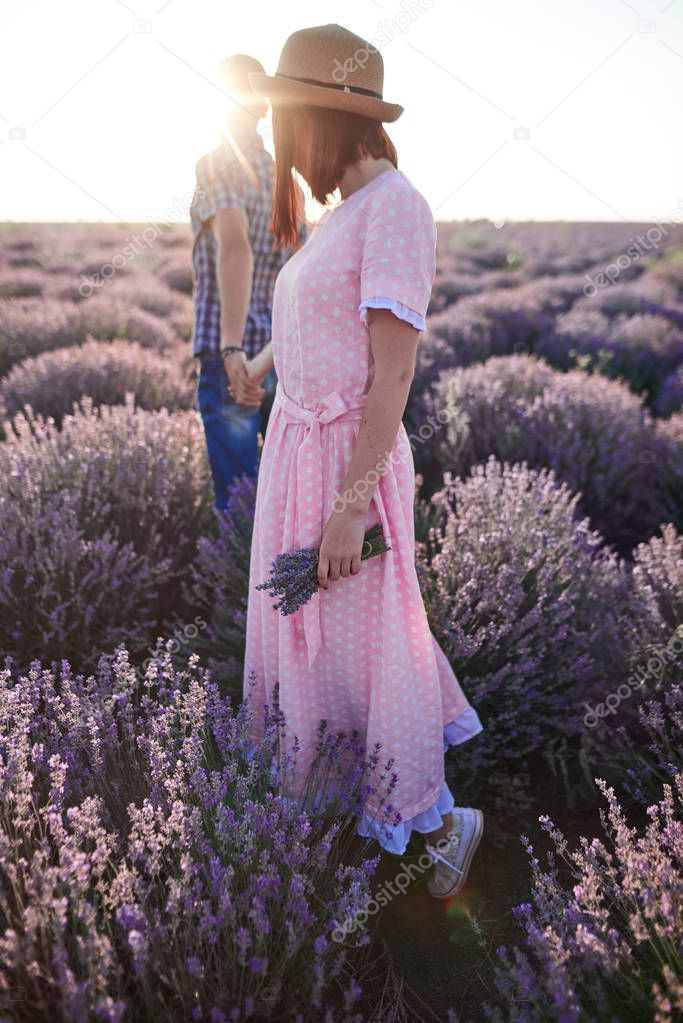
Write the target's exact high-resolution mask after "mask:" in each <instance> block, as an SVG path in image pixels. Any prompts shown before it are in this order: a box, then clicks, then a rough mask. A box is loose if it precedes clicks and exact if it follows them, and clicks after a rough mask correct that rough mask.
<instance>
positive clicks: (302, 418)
mask: <svg viewBox="0 0 683 1023" xmlns="http://www.w3.org/2000/svg"><path fill="white" fill-rule="evenodd" d="M366 401H367V396H366V395H361V396H359V397H358V398H356V399H353V400H352V401H348V402H347V401H345V400H344V398H342V396H341V395H340V394H339V392H338V391H330V393H329V394H327V395H326V396H325V397H324V398H323V399H322V400H321V401H319V402H318V403H317V404H316V406H315V408H314V409H307V408H304V407H303V405H299V403H298V402H296V401H294V399H293V398H290V397H289V395H287V394H285V392H284V390H283V389H282V386H281V384H280V382H279V381H278V384H277V387H276V388H275V396H274V399H273V406H274V408H275V407H277V408H278V409H279V413H278V414H279V415H281V416H283V418H284V421H285V422H286V423H290V424H296V425H303V426H305V427H306V432H305V434H304V438H303V440H302V442H301V444H300V445H299V448H298V450H297V453H296V462H295V479H294V480H292V485H293V487H294V491H295V493H296V499H295V516H294V521H295V529H296V544H297V549H298V548H300V547H306V548H311V547H314V548H316V549H317V548H319V547H320V543H321V540H322V532H323V526H324V523H323V505H324V492H323V487H324V480H323V451H322V438H321V429H322V427H324V426H330V425H331V424H332V423H348V422H353V421H359V420H361V419H362V418H363V409H364V408H365V403H366ZM306 477H308V480H307V482H304V481H305V479H306ZM375 494H377V489H376V490H375ZM374 496H375V495H373V499H374ZM381 503H382V502H381V499H379V500H378V507H379V506H381ZM381 518H382V519H383V521H384V522H385V523H386V517H385V516H384V509H383V507H382V510H381ZM302 612H303V624H304V637H305V640H306V647H307V651H308V665H309V667H310V666H311V665H312V664H313V662H314V660H315V658H316V656H317V654H318V651H319V650H320V646H321V644H322V630H321V626H320V590H318V591H316V593H314V594H313V596H312V597H311V599H310V600H309V601H308V602H307V603H306V604H304V606H303V608H302Z"/></svg>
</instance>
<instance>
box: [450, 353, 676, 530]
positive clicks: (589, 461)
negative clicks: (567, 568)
mask: <svg viewBox="0 0 683 1023" xmlns="http://www.w3.org/2000/svg"><path fill="white" fill-rule="evenodd" d="M434 406H435V408H436V409H443V410H445V411H447V413H448V422H447V423H446V425H445V426H444V428H443V429H442V430H440V431H438V432H435V434H434V437H435V442H436V444H437V450H438V455H439V456H440V461H441V463H442V464H443V465H446V466H448V468H449V470H450V471H452V472H454V473H458V474H460V475H463V474H464V473H466V472H467V471H468V470H469V468H470V467H471V466H472V465H476V464H478V463H480V462H482V461H484V459H486V458H487V457H488V456H489V455H491V454H493V455H495V456H496V457H497V458H500V459H501V460H507V461H511V462H522V461H526V462H527V463H528V464H529V465H530V466H533V467H542V466H547V467H549V468H551V469H553V471H554V472H555V473H556V475H557V476H558V478H559V479H561V480H563V481H564V482H566V483H567V484H568V485H569V487H570V489H571V490H572V491H573V492H574V493H577V494H580V495H581V497H580V509H581V511H582V513H583V514H585V515H589V516H590V519H591V522H592V524H593V526H594V528H595V529H597V530H599V531H600V532H602V533H603V535H604V536H605V537H606V538H607V539H608V540H609V541H611V542H613V543H615V544H618V545H619V546H620V547H621V548H624V549H628V548H629V547H630V546H632V545H633V543H635V542H638V541H640V540H644V539H647V537H648V536H651V535H652V534H653V533H654V532H655V530H656V529H657V528H658V526H659V524H660V523H661V522H664V521H667V520H668V519H669V518H670V502H669V499H668V497H667V488H668V487H669V486H670V477H671V471H672V470H671V468H670V466H669V465H668V463H667V455H666V452H667V450H668V448H667V447H666V444H665V442H664V441H663V440H662V439H661V437H660V434H659V433H658V431H657V430H656V429H655V426H654V424H653V422H652V419H651V417H650V416H649V415H648V414H647V412H646V411H645V410H644V409H643V406H642V404H641V402H640V401H639V399H638V398H637V397H636V396H635V395H634V394H631V392H630V391H629V390H628V388H626V387H625V386H624V385H623V384H620V383H618V382H617V381H611V380H605V379H604V378H601V377H595V376H589V375H587V374H585V373H583V372H582V371H581V370H573V371H571V372H569V373H559V372H557V371H554V370H552V368H550V367H549V366H548V365H547V364H545V363H544V362H542V361H541V360H538V359H535V358H533V357H532V356H527V355H517V356H508V357H505V358H494V359H489V360H488V361H487V362H486V363H485V364H484V365H481V366H470V367H468V368H466V369H460V370H456V371H454V372H453V373H451V374H444V375H443V376H442V378H441V379H440V380H439V382H438V384H437V386H436V388H435V398H434ZM667 443H668V442H667Z"/></svg>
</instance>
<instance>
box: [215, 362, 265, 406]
mask: <svg viewBox="0 0 683 1023" xmlns="http://www.w3.org/2000/svg"><path fill="white" fill-rule="evenodd" d="M251 361H253V360H249V361H247V359H246V358H245V356H244V354H243V353H242V352H231V353H230V354H229V355H226V357H225V360H224V362H225V372H226V373H227V376H228V383H229V387H228V393H229V394H231V395H232V397H233V398H234V400H235V401H236V402H237V404H238V405H245V406H246V407H247V408H260V406H261V402H262V401H263V398H264V397H265V393H266V392H265V390H264V388H263V387H261V382H260V380H255V379H254V378H253V377H252V375H251V374H250V372H249V365H250V362H251Z"/></svg>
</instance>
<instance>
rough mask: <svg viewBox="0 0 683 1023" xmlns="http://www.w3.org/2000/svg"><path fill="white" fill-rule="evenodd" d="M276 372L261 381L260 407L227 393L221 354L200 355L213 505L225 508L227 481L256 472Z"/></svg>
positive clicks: (201, 404) (199, 385) (200, 389)
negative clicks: (260, 439) (243, 402)
mask: <svg viewBox="0 0 683 1023" xmlns="http://www.w3.org/2000/svg"><path fill="white" fill-rule="evenodd" d="M276 384H277V376H276V374H275V370H271V372H270V373H269V374H268V376H267V377H266V378H265V380H264V381H263V387H264V388H265V390H266V396H265V398H264V399H263V402H262V404H261V407H260V408H256V409H255V408H247V407H246V406H244V405H238V404H237V402H236V401H235V399H234V398H233V397H232V395H231V394H229V393H228V375H227V373H226V372H225V364H224V362H223V359H222V357H221V356H220V355H210V354H208V353H207V352H204V353H202V354H200V356H199V379H198V381H197V405H198V406H199V412H200V414H201V417H202V422H203V423H204V433H205V435H206V446H207V450H208V454H209V465H210V466H211V475H212V477H213V489H214V496H215V501H216V507H217V508H219V509H222V508H225V505H226V503H227V500H228V494H229V490H230V485H231V483H232V482H233V480H234V479H235V478H236V477H237V476H241V475H242V474H243V473H247V475H249V476H256V474H257V472H258V433H259V430H260V431H261V435H262V436H265V432H266V427H267V425H268V418H269V416H270V410H271V407H272V404H273V396H274V394H275V386H276Z"/></svg>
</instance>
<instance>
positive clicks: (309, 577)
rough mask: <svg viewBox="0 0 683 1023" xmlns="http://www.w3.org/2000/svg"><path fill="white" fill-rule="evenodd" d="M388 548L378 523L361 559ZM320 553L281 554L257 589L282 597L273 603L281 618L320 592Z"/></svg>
mask: <svg viewBox="0 0 683 1023" xmlns="http://www.w3.org/2000/svg"><path fill="white" fill-rule="evenodd" d="M390 550H391V547H387V545H386V543H385V540H384V535H383V533H382V527H381V525H380V524H379V522H377V523H375V525H374V526H372V527H371V528H370V529H369V530H368V531H367V533H366V534H365V536H364V537H363V549H362V552H361V560H362V561H365V560H366V559H367V558H373V557H374V556H375V555H376V554H384V552H385V551H390ZM318 588H319V587H318V551H317V550H315V549H314V548H312V547H309V548H306V547H304V548H302V549H301V550H299V551H290V552H289V553H288V554H278V556H277V558H276V559H275V561H274V562H273V564H272V566H271V569H270V575H269V577H268V578H267V579H266V581H265V582H263V583H258V584H257V586H256V589H257V590H268V596H269V597H277V596H280V598H281V599H280V601H279V603H277V604H273V607H274V608H275V610H276V611H279V612H280V614H282V615H291V614H294V612H295V611H298V610H299V608H300V607H303V606H304V604H306V603H307V602H308V601H309V600H310V599H311V597H312V596H313V594H314V593H315V592H316V590H317V589H318Z"/></svg>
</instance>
